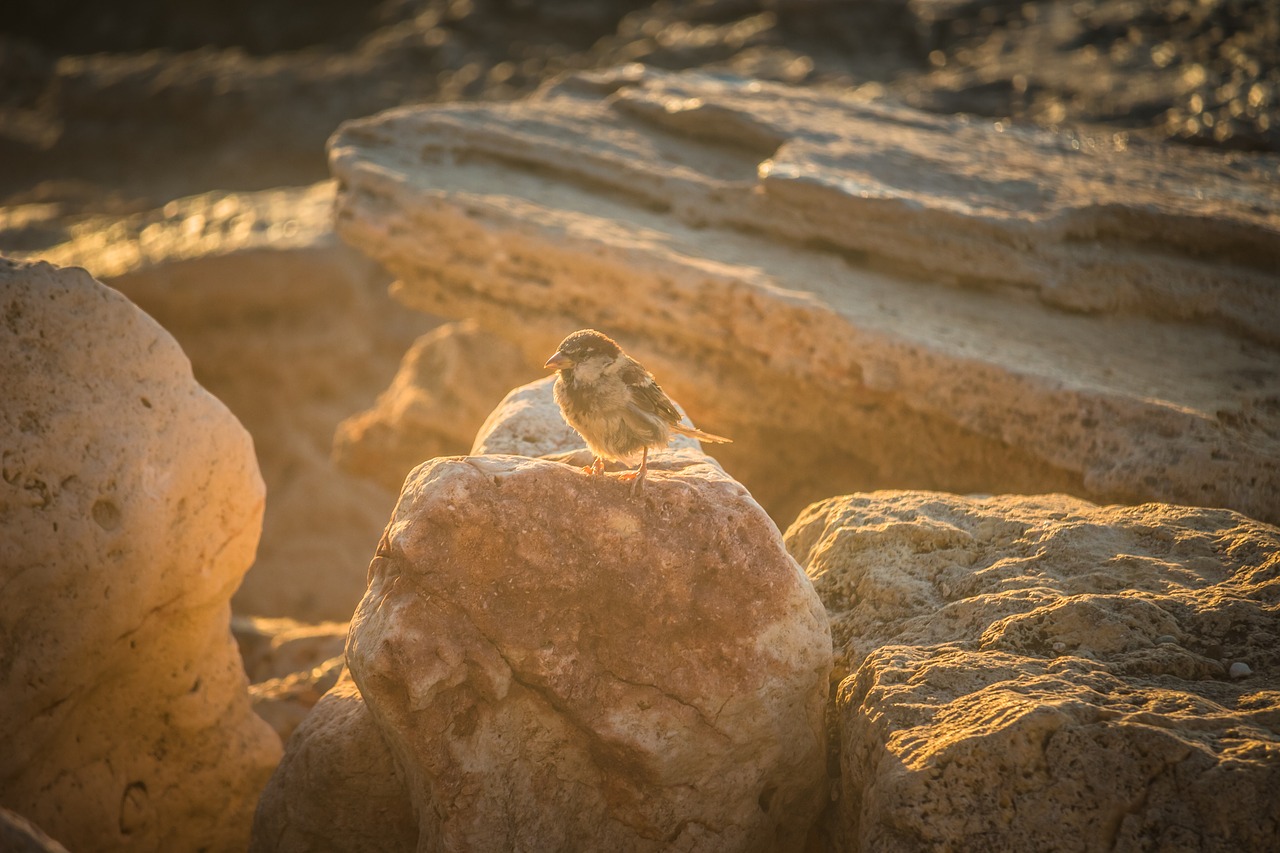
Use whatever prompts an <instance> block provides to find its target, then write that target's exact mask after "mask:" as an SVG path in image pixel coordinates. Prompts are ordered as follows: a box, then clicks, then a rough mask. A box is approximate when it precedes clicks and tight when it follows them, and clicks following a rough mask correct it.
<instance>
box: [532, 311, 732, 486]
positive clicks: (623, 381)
mask: <svg viewBox="0 0 1280 853" xmlns="http://www.w3.org/2000/svg"><path fill="white" fill-rule="evenodd" d="M545 366H546V367H548V368H555V369H556V370H557V371H559V376H558V377H556V384H555V398H556V403H557V404H558V405H559V406H560V411H561V412H562V413H563V414H564V419H565V420H566V421H568V422H569V426H571V427H573V428H574V429H575V430H576V431H577V433H578V435H580V436H582V440H583V441H585V442H586V443H587V447H588V449H590V450H591V452H592V453H594V454H595V457H596V458H595V461H594V462H592V464H591V466H590V468H589V469H587V470H590V471H591V472H593V473H596V474H599V473H603V471H604V460H606V459H612V460H615V461H618V462H623V463H626V464H628V465H634V464H635V463H636V461H637V460H638V461H639V462H640V467H639V468H638V469H637V470H636V472H635V473H634V474H631V475H629V477H630V478H633V479H634V483H633V485H632V491H635V490H637V489H640V488H643V484H644V477H645V472H646V471H647V470H648V464H649V449H650V448H657V447H666V446H667V443H668V442H670V441H671V434H672V433H677V434H679V435H685V436H689V437H690V438H696V439H698V440H699V441H708V442H713V443H722V442H729V441H731V439H728V438H725V437H724V436H720V435H712V434H711V433H709V432H703V431H702V430H700V429H697V428H696V427H692V426H687V425H685V424H682V423H681V422H680V412H679V411H677V410H676V407H675V404H674V403H672V402H671V398H670V397H668V396H667V395H666V393H665V392H664V391H663V390H662V388H661V387H660V386H659V385H658V383H657V382H656V381H654V378H653V375H652V374H651V373H649V371H647V370H645V369H644V367H642V366H641V365H640V363H639V362H638V361H636V360H635V359H634V358H632V357H631V356H629V355H627V354H626V353H625V352H623V351H622V347H620V346H618V344H617V343H616V342H615V341H614V340H613V339H612V338H610V337H609V336H608V335H604V334H601V333H600V332H597V331H595V330H594V329H582V330H581V331H577V332H574V333H573V334H572V335H570V336H569V337H567V338H565V339H564V340H563V341H561V342H560V347H559V349H557V350H556V353H555V355H553V356H551V358H549V359H547V363H546V365H545Z"/></svg>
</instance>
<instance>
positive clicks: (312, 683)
mask: <svg viewBox="0 0 1280 853" xmlns="http://www.w3.org/2000/svg"><path fill="white" fill-rule="evenodd" d="M345 666H346V658H345V657H344V656H342V655H335V656H334V657H331V658H329V659H328V660H326V661H324V662H322V663H320V664H318V665H317V666H314V667H311V668H309V669H302V670H297V671H295V672H291V673H288V674H287V675H280V676H275V677H273V678H268V679H265V680H263V681H260V682H258V683H256V684H251V685H249V698H250V700H251V701H252V703H253V712H254V713H255V714H257V715H258V716H259V717H261V718H262V719H263V720H265V721H266V722H267V725H269V726H271V728H272V730H273V731H274V732H275V733H276V734H277V735H278V736H279V737H280V740H281V741H282V742H287V741H288V740H289V738H290V737H291V736H292V735H293V733H294V731H296V730H297V728H298V726H299V725H301V724H302V721H303V720H305V719H306V718H307V715H308V714H310V713H311V709H312V708H314V707H315V706H316V703H317V702H319V701H320V699H321V697H323V696H324V695H325V693H327V692H328V691H329V690H331V689H332V688H333V686H334V684H336V683H337V681H338V677H339V676H340V675H341V674H342V670H343V668H344V667H345Z"/></svg>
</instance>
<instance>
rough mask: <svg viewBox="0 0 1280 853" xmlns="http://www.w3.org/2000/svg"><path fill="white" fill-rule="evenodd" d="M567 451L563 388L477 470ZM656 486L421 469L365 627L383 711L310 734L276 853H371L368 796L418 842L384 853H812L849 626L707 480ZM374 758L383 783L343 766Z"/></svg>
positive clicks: (654, 481) (739, 492)
mask: <svg viewBox="0 0 1280 853" xmlns="http://www.w3.org/2000/svg"><path fill="white" fill-rule="evenodd" d="M508 407H510V408H511V409H513V410H515V412H514V414H512V415H511V416H510V417H506V416H503V412H504V410H506V409H507V408H508ZM531 412H536V413H538V414H537V415H536V416H534V417H532V418H530V417H529V415H530V413H531ZM552 414H554V418H553V417H549V415H552ZM538 429H549V430H551V431H552V432H553V433H554V435H552V436H551V440H549V441H538V440H537V438H536V436H534V435H533V432H534V431H535V430H538ZM566 429H567V427H565V425H564V423H563V421H562V420H560V419H559V416H558V411H557V410H556V409H555V405H554V402H552V400H551V394H550V383H549V381H548V380H545V379H544V380H540V381H538V382H535V383H531V384H530V385H529V386H526V387H525V388H522V389H517V391H515V392H513V393H512V394H511V395H509V396H508V400H507V401H506V402H504V404H503V406H502V407H500V408H499V410H497V411H495V414H494V416H493V417H491V418H490V419H489V426H488V428H487V430H486V431H485V432H483V433H482V435H480V436H477V446H479V445H481V444H485V443H491V444H493V445H494V446H514V445H515V444H520V445H521V446H524V447H527V448H530V449H537V450H538V451H540V452H542V453H551V454H564V453H569V454H572V453H573V452H574V450H575V449H576V448H580V447H581V443H580V441H579V440H577V439H576V436H575V435H574V434H573V433H572V431H571V430H570V431H569V432H568V434H567V435H566V434H564V433H563V432H560V430H566ZM651 471H652V473H651V475H650V479H649V481H648V483H647V485H646V489H645V491H644V493H643V494H642V495H641V496H640V497H639V498H634V499H633V498H631V497H630V489H629V486H627V485H626V484H625V483H622V482H619V481H617V480H616V479H615V478H614V477H612V476H607V477H604V478H593V477H588V476H587V475H586V474H584V473H582V472H581V471H578V470H575V468H574V467H573V466H571V465H565V464H560V463H557V462H552V461H542V460H532V459H526V458H520V457H517V456H472V457H467V458H442V459H435V460H433V461H431V462H428V463H426V464H424V465H422V466H420V467H419V468H417V469H416V470H415V471H414V472H413V474H412V475H411V476H410V478H409V479H408V480H407V481H406V483H405V488H404V491H403V492H402V495H401V501H400V504H399V505H398V507H397V510H396V514H395V515H394V516H393V518H392V523H391V525H390V526H389V527H388V529H387V532H386V535H385V536H384V538H383V542H382V544H381V545H380V546H379V548H378V554H377V556H376V557H375V559H374V562H373V564H372V566H371V567H370V585H369V591H368V593H367V594H366V596H365V599H364V601H363V602H362V603H361V606H360V609H359V610H358V611H357V614H356V618H355V620H354V621H353V623H352V632H351V635H350V638H349V641H348V659H349V661H350V662H351V668H352V672H353V674H354V676H355V681H356V682H357V683H359V685H360V687H359V690H358V691H357V690H356V689H355V686H354V684H352V683H351V682H350V681H342V682H339V684H338V686H337V687H335V688H334V689H333V690H332V691H330V693H329V694H327V695H326V696H325V698H324V699H322V700H321V702H320V703H319V704H318V705H317V706H316V708H315V709H314V711H313V712H312V713H311V715H310V716H309V717H308V718H307V719H306V720H305V721H304V722H303V723H302V725H301V726H300V727H299V728H298V730H297V731H296V733H295V735H294V737H293V738H292V740H291V741H290V744H289V748H288V751H287V754H286V757H285V759H284V761H283V762H282V763H281V765H280V768H279V770H278V771H277V773H276V775H275V776H274V777H273V779H272V781H271V783H270V784H269V785H268V788H267V791H266V793H265V794H264V796H263V799H262V804H261V806H260V807H259V811H258V815H257V818H256V821H255V830H254V850H257V851H268V850H304V849H322V850H341V849H371V848H370V847H369V843H368V839H369V838H373V837H376V834H377V832H378V831H379V829H380V826H379V823H378V820H379V818H377V816H371V815H370V814H369V813H367V811H365V810H363V809H362V808H361V806H360V803H361V802H362V800H361V798H360V796H351V794H350V792H351V791H358V790H363V789H362V788H361V786H367V785H368V784H370V783H369V782H368V780H369V779H370V778H376V779H380V780H388V779H391V778H394V777H395V776H397V775H398V778H400V779H403V780H405V781H404V783H403V787H401V788H400V789H399V790H400V796H401V797H403V798H405V802H406V803H410V802H411V803H412V808H411V809H408V813H409V814H410V815H412V814H416V815H417V816H418V817H417V818H416V819H415V820H414V823H413V824H412V826H413V830H412V831H411V832H410V831H407V830H404V829H403V827H402V825H401V824H400V823H396V822H395V821H393V823H395V827H396V828H395V830H394V833H393V834H394V835H395V838H396V839H400V840H393V841H388V842H386V845H387V846H383V847H381V848H378V849H412V848H413V847H414V845H415V844H417V843H419V842H418V839H422V841H421V842H420V843H421V844H425V845H427V846H428V848H429V849H516V848H520V849H551V848H554V849H614V848H616V849H622V850H650V849H652V850H667V849H690V850H703V849H705V850H733V849H742V850H750V849H758V850H771V849H793V848H795V847H797V846H799V845H800V844H801V843H802V842H803V841H804V838H805V836H806V833H807V832H808V831H809V829H810V827H811V824H812V823H813V820H814V819H815V818H816V816H817V814H818V812H819V811H820V809H821V808H822V806H823V805H824V803H825V799H826V798H825V796H824V794H825V773H824V733H823V731H824V721H823V713H824V711H823V708H824V704H825V701H826V699H825V696H826V692H827V673H828V671H829V667H830V635H829V632H828V630H827V625H826V618H825V616H824V615H823V614H822V612H821V606H820V604H819V602H818V601H817V599H816V597H815V596H814V595H813V593H812V588H811V587H810V586H809V584H808V582H807V580H806V579H805V578H804V576H803V574H802V573H801V572H800V571H799V568H798V566H796V564H795V563H794V561H792V560H791V559H790V558H789V557H787V556H786V554H785V552H784V550H783V549H782V546H781V542H780V540H779V538H778V533H777V530H776V528H775V527H774V526H773V524H772V523H771V522H770V521H769V520H768V518H767V517H766V516H765V515H764V514H763V512H762V511H761V509H760V507H759V506H758V505H757V504H756V503H755V502H754V501H753V500H751V498H750V496H749V495H748V494H746V492H745V490H743V489H742V487H741V486H739V485H738V484H736V483H734V482H733V481H732V480H730V479H729V478H728V477H727V476H726V475H725V474H724V473H723V471H722V470H721V469H720V468H719V467H718V466H716V465H715V464H714V463H713V462H711V461H710V460H709V459H708V458H707V457H706V456H705V455H703V454H702V453H701V452H698V451H697V450H696V449H690V448H679V449H674V450H672V451H670V452H662V453H658V454H655V455H654V457H653V458H652V460H651ZM374 738H377V739H378V741H377V743H379V744H380V743H381V742H382V741H381V738H385V742H386V744H387V745H388V746H389V747H390V750H391V752H390V753H389V754H388V759H387V761H388V763H389V764H391V765H393V766H394V768H395V772H394V773H393V772H392V770H391V769H390V768H389V767H380V766H375V765H373V764H370V763H369V762H372V761H373V760H374V759H375V758H377V756H378V755H379V754H381V753H380V750H385V749H386V747H385V746H378V745H377V744H374V745H372V746H367V745H366V742H372V741H373V740H374ZM352 754H359V755H360V756H361V762H363V763H362V764H360V767H361V768H363V769H362V770H361V772H360V774H359V776H358V777H357V776H352V775H351V773H352V771H350V770H349V769H347V768H345V767H344V766H343V764H342V762H341V760H337V759H335V758H334V756H338V759H340V758H341V756H343V755H352ZM390 756H394V760H392V758H391V757H390ZM317 766H320V767H322V768H323V769H321V770H317V769H316V768H317ZM387 784H388V785H389V784H390V783H389V782H388V783H387ZM379 796H380V797H382V798H383V799H381V800H379V801H380V802H390V801H392V800H394V799H395V797H394V796H393V795H392V794H391V793H388V792H383V793H382V794H379ZM319 801H322V802H323V803H324V807H323V808H321V807H319V806H318V805H317V802H319ZM342 804H348V805H346V806H344V805H342ZM406 808H407V807H406ZM330 838H337V839H339V840H338V841H336V842H331V841H329V840H328V839H330ZM317 845H318V846H317ZM361 845H364V847H361Z"/></svg>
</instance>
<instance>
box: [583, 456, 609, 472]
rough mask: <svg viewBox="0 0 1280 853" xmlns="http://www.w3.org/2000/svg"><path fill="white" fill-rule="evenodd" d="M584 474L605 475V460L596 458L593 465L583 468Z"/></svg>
mask: <svg viewBox="0 0 1280 853" xmlns="http://www.w3.org/2000/svg"><path fill="white" fill-rule="evenodd" d="M582 473H584V474H603V473H604V460H603V459H601V458H600V457H599V456H597V457H596V458H595V460H594V461H592V463H591V464H590V465H584V466H583V468H582Z"/></svg>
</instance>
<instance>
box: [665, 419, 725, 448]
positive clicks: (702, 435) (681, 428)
mask: <svg viewBox="0 0 1280 853" xmlns="http://www.w3.org/2000/svg"><path fill="white" fill-rule="evenodd" d="M671 431H672V432H674V433H677V434H679V435H683V436H688V437H689V438H696V439H698V441H709V442H711V443H712V444H733V439H732V438H725V437H724V436H723V435H715V434H713V433H709V432H703V431H702V430H700V429H698V428H697V427H692V426H685V425H684V424H674V425H672V427H671Z"/></svg>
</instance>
